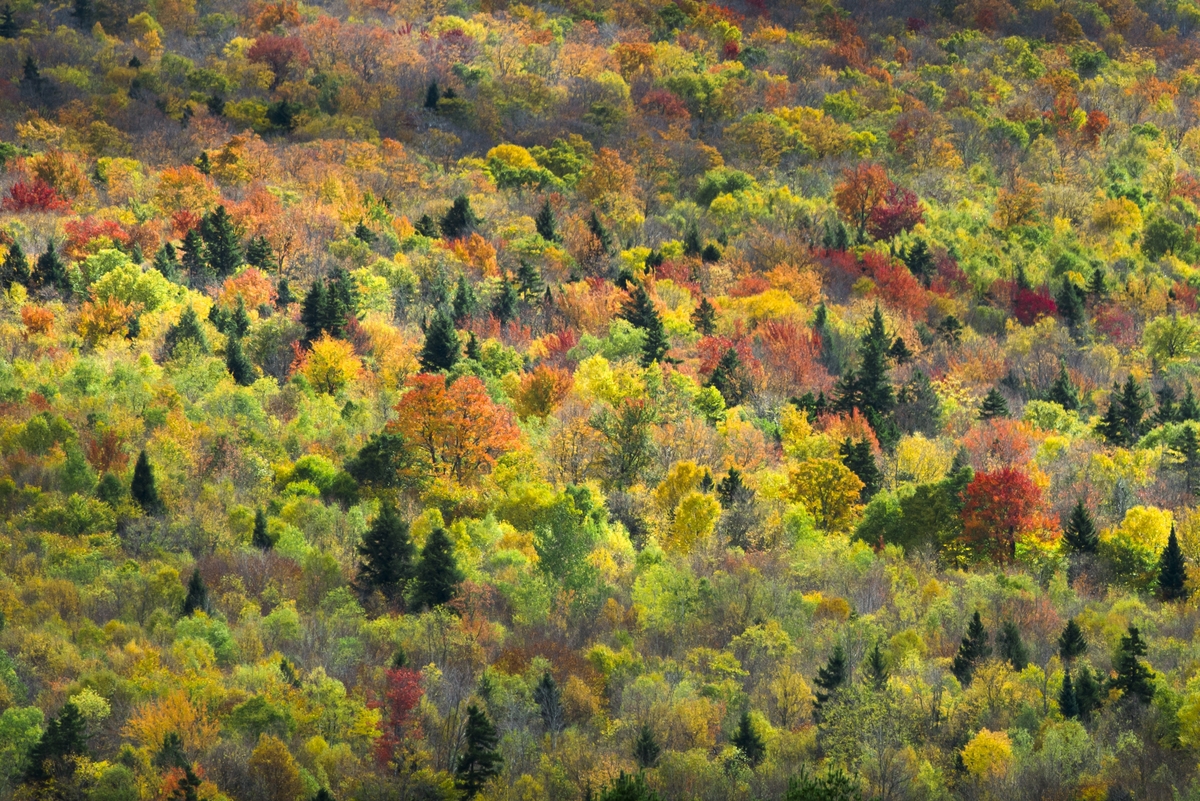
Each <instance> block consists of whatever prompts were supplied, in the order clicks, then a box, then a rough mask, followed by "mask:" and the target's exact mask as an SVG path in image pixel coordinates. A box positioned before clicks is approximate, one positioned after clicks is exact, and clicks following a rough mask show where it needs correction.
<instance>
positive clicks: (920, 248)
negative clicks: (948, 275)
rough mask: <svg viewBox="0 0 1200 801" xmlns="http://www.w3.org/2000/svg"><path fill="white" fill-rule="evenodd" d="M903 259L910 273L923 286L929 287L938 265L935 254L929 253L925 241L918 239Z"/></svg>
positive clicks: (906, 251)
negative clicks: (935, 261) (934, 259)
mask: <svg viewBox="0 0 1200 801" xmlns="http://www.w3.org/2000/svg"><path fill="white" fill-rule="evenodd" d="M901 259H902V261H903V262H904V265H905V266H906V267H908V271H909V272H910V273H912V274H913V275H915V276H916V277H917V278H918V279H919V280H920V281H921V283H922V284H924V285H925V286H929V282H930V280H931V279H932V278H933V276H934V273H935V272H936V271H937V265H936V264H935V263H934V261H933V254H932V253H930V252H929V245H927V244H926V243H925V240H924V239H918V240H917V241H916V242H914V243H913V244H912V245H910V246H909V247H908V249H907V250H905V252H904V255H903V256H902V257H901Z"/></svg>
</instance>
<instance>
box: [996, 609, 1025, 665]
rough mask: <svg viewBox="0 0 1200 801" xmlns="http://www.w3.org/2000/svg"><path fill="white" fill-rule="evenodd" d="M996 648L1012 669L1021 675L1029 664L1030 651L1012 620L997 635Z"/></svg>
mask: <svg viewBox="0 0 1200 801" xmlns="http://www.w3.org/2000/svg"><path fill="white" fill-rule="evenodd" d="M996 648H997V649H998V650H999V651H1000V656H1002V657H1003V658H1004V660H1005V661H1007V662H1008V663H1009V664H1010V665H1012V669H1013V670H1015V671H1017V672H1018V673H1020V672H1021V671H1022V670H1024V669H1025V666H1026V665H1028V664H1029V649H1028V648H1026V647H1025V643H1024V642H1022V641H1021V630H1020V629H1019V628H1017V624H1016V623H1015V622H1014V621H1012V620H1006V621H1004V623H1003V624H1002V625H1001V626H1000V632H999V633H998V634H997V635H996Z"/></svg>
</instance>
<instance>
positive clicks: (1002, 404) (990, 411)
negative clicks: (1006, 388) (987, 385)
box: [979, 387, 1008, 420]
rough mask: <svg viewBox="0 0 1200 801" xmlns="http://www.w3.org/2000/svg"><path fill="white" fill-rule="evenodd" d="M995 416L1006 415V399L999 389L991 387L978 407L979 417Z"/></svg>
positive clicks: (988, 418)
mask: <svg viewBox="0 0 1200 801" xmlns="http://www.w3.org/2000/svg"><path fill="white" fill-rule="evenodd" d="M997 417H1008V401H1006V400H1005V399H1004V396H1003V395H1001V394H1000V390H998V389H996V388H995V387H992V388H991V389H990V390H988V394H987V397H985V398H984V399H983V403H982V404H981V405H980V407H979V419H981V420H994V419H996V418H997Z"/></svg>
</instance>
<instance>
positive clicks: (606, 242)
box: [587, 211, 613, 256]
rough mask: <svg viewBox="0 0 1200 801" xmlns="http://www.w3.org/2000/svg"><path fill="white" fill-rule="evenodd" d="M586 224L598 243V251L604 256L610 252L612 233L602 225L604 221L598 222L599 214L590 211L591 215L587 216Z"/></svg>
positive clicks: (611, 248) (611, 250)
mask: <svg viewBox="0 0 1200 801" xmlns="http://www.w3.org/2000/svg"><path fill="white" fill-rule="evenodd" d="M587 226H588V231H590V232H591V234H592V236H594V237H596V242H597V243H599V245H600V251H601V252H602V253H604V254H605V255H606V256H607V255H610V254H612V252H613V237H612V234H611V233H610V232H609V230H608V229H607V228H605V227H604V223H602V222H600V216H599V215H598V214H596V212H595V211H593V212H592V216H590V217H588V221H587Z"/></svg>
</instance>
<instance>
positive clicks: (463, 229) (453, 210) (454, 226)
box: [439, 195, 480, 239]
mask: <svg viewBox="0 0 1200 801" xmlns="http://www.w3.org/2000/svg"><path fill="white" fill-rule="evenodd" d="M479 222H480V220H479V218H478V217H476V216H475V212H474V211H473V210H472V209H471V201H470V199H469V198H468V197H467V196H466V195H459V196H458V197H456V198H454V203H453V204H452V205H451V206H450V209H449V210H448V211H447V212H446V214H445V215H444V216H443V217H442V221H441V223H440V224H439V227H440V228H441V231H442V236H444V237H446V238H447V239H458V238H460V237H463V236H466V235H467V234H469V233H471V229H473V228H474V227H475V226H476V225H479Z"/></svg>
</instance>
